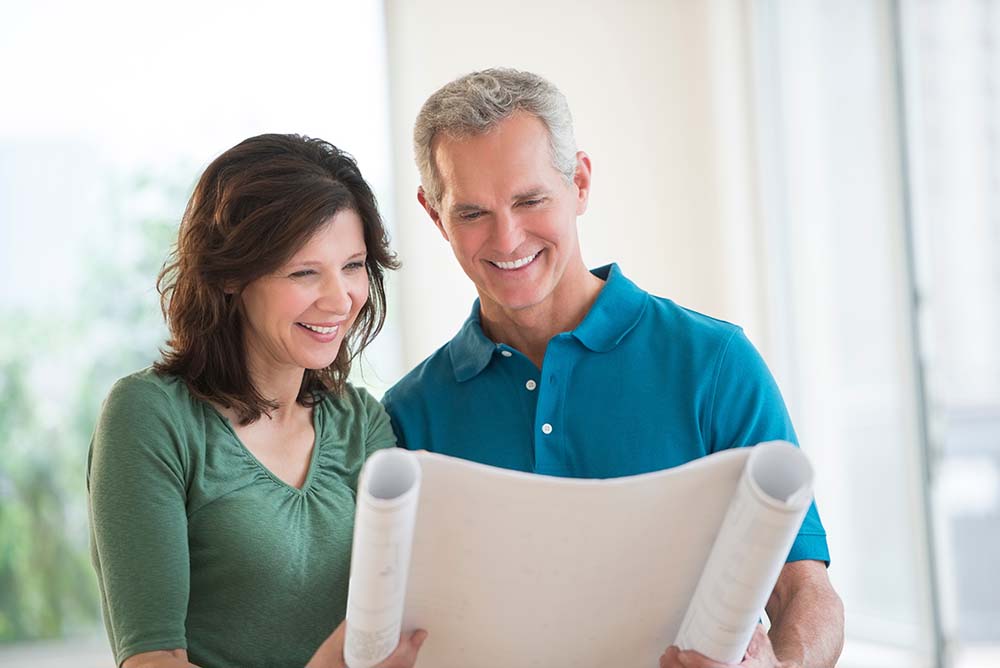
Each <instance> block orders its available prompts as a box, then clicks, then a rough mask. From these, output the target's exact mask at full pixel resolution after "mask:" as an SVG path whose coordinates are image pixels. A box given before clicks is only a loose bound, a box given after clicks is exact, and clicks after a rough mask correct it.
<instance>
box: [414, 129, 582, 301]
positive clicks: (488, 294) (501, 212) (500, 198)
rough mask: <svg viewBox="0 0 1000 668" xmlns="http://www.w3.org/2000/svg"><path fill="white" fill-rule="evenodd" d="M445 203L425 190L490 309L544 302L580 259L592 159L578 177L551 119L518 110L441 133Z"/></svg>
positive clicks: (437, 153) (437, 154)
mask: <svg viewBox="0 0 1000 668" xmlns="http://www.w3.org/2000/svg"><path fill="white" fill-rule="evenodd" d="M433 155H434V159H435V163H436V165H437V169H438V174H439V175H440V180H441V185H442V192H441V201H440V202H439V206H438V209H437V210H435V209H433V208H432V207H430V205H429V204H428V203H427V202H426V200H425V199H424V197H423V193H421V194H420V195H419V196H418V197H419V199H420V202H421V204H423V205H424V208H425V209H427V212H428V213H429V214H430V216H431V218H432V219H433V220H434V222H435V224H437V226H438V228H439V229H440V230H441V233H442V235H444V238H445V239H447V240H448V242H449V243H450V244H451V247H452V250H453V251H454V252H455V257H456V258H458V261H459V263H460V264H461V265H462V269H463V270H464V271H465V273H466V274H467V275H468V277H469V278H470V279H472V282H473V283H475V284H476V289H477V290H478V292H479V296H480V301H481V304H482V306H483V308H485V309H489V308H491V307H499V308H500V309H502V310H503V311H505V312H510V311H518V310H521V309H527V308H531V307H534V306H538V305H545V304H546V303H548V302H551V300H552V299H553V298H554V297H553V295H554V293H557V292H558V288H559V287H565V286H561V285H560V284H561V282H562V281H563V280H564V275H565V276H567V280H569V279H568V276H573V277H574V278H573V279H572V280H577V279H576V276H577V274H575V273H574V272H570V273H569V274H567V272H566V268H567V266H569V265H570V263H571V262H573V261H578V262H579V263H580V264H581V265H582V260H581V259H580V249H579V242H578V239H577V232H576V217H577V216H578V215H580V214H582V213H583V212H584V211H585V210H586V208H587V195H588V192H589V187H590V161H589V159H588V158H587V156H586V155H585V154H583V153H578V154H577V172H576V176H575V177H574V182H573V183H567V182H566V180H565V178H564V177H563V176H562V174H561V173H559V171H558V170H556V168H555V167H554V166H553V164H552V157H551V154H550V151H549V142H548V133H547V131H546V129H545V125H544V124H543V123H542V122H541V121H540V120H538V119H537V118H536V117H534V116H532V115H530V114H526V113H521V112H518V113H515V114H514V115H513V116H511V117H510V118H508V119H506V120H504V121H503V122H501V123H500V124H499V125H497V126H496V127H495V128H493V129H492V130H490V131H489V132H486V133H485V134H481V135H476V136H472V137H466V138H462V139H452V138H449V137H440V138H438V139H436V140H435V146H434V153H433Z"/></svg>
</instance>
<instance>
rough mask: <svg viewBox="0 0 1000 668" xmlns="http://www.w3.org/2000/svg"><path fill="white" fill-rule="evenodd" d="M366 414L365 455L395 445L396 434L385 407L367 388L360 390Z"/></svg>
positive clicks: (367, 455) (368, 455)
mask: <svg viewBox="0 0 1000 668" xmlns="http://www.w3.org/2000/svg"><path fill="white" fill-rule="evenodd" d="M360 392H361V396H362V399H363V400H364V404H365V412H366V414H367V415H368V437H367V438H366V439H365V457H366V458H367V457H370V456H371V455H372V453H374V452H375V451H376V450H381V449H382V448H392V447H395V446H396V434H395V433H394V432H393V430H392V423H391V421H390V420H389V414H388V413H386V410H385V408H384V407H383V406H382V404H380V403H379V401H378V400H377V399H375V397H373V396H372V395H371V394H370V393H369V392H368V391H367V390H364V389H363V388H362V389H361V390H360Z"/></svg>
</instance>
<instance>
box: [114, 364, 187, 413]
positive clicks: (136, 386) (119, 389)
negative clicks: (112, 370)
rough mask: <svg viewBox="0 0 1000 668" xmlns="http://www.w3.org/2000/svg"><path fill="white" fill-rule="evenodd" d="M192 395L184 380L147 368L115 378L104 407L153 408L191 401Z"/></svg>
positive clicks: (168, 406)
mask: <svg viewBox="0 0 1000 668" xmlns="http://www.w3.org/2000/svg"><path fill="white" fill-rule="evenodd" d="M190 398H191V395H190V393H189V392H188V390H187V386H186V384H185V383H184V381H183V380H181V379H180V378H178V377H177V376H172V375H169V374H161V373H159V372H157V371H156V370H155V369H154V368H153V367H147V368H145V369H141V370H139V371H136V372H134V373H130V374H129V375H127V376H124V377H122V378H119V379H118V380H117V381H115V384H114V385H112V386H111V390H110V391H109V392H108V397H107V399H106V400H105V402H104V403H105V408H107V407H109V406H110V407H117V406H122V407H125V406H142V407H144V408H146V409H154V408H170V407H171V406H172V405H174V404H185V403H189V402H190Z"/></svg>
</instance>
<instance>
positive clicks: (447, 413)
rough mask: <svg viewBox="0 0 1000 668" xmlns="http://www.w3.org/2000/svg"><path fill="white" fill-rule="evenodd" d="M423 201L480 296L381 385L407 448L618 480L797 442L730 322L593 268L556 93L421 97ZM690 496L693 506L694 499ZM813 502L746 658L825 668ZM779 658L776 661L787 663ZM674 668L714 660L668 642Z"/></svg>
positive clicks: (520, 87)
mask: <svg viewBox="0 0 1000 668" xmlns="http://www.w3.org/2000/svg"><path fill="white" fill-rule="evenodd" d="M414 147H415V151H416V160H417V166H418V168H419V170H420V175H421V182H422V186H421V187H420V189H419V191H418V193H417V199H418V200H419V201H420V204H421V205H422V206H423V207H424V209H425V210H426V211H427V214H428V215H429V216H430V218H431V220H432V221H433V222H434V224H435V225H436V226H437V228H438V230H439V232H440V233H441V235H442V236H443V237H444V238H445V240H447V241H448V242H449V243H450V244H451V247H452V250H453V251H454V253H455V257H456V258H457V259H458V262H459V263H460V264H461V265H462V269H463V270H464V271H465V273H466V274H467V275H468V276H469V278H470V279H471V280H472V282H473V283H474V284H475V286H476V290H477V292H478V293H479V299H478V300H476V303H475V304H474V305H473V308H472V313H471V315H470V316H469V319H468V320H467V321H466V323H465V325H464V326H463V327H462V329H461V331H459V333H458V334H457V335H456V336H455V338H453V339H452V340H451V341H449V342H448V343H447V344H446V345H445V346H443V347H442V348H440V349H439V350H438V351H437V352H435V353H434V354H433V355H431V356H430V357H429V358H428V359H427V360H425V361H424V362H423V363H421V364H420V365H419V366H418V367H417V368H416V369H414V370H413V371H412V372H410V373H409V374H408V375H407V376H406V377H405V378H403V379H402V380H401V381H400V382H399V383H398V384H397V385H396V386H395V387H393V388H392V389H391V390H389V392H387V393H386V395H385V399H384V403H385V406H386V408H387V409H388V411H389V414H390V416H391V417H392V421H393V426H394V428H395V430H396V434H397V436H398V438H399V442H400V444H401V445H403V446H404V447H407V448H411V449H427V450H432V451H435V452H441V453H444V454H448V455H453V456H458V457H464V458H466V459H471V460H474V461H478V462H482V463H486V464H491V465H494V466H503V467H507V468H511V469H517V470H521V471H533V472H537V473H544V474H548V475H560V476H569V477H582V478H610V477H616V476H624V475H632V474H638V473H646V472H649V471H655V470H660V469H665V468H669V467H672V466H677V465H679V464H683V463H685V462H687V461H690V460H692V459H695V458H698V457H702V456H705V455H707V454H710V453H712V452H717V451H719V450H723V449H726V448H731V447H740V446H748V445H754V444H756V443H759V442H762V441H767V440H774V439H785V440H790V441H795V432H794V430H793V428H792V425H791V422H790V420H789V417H788V413H787V411H786V410H785V406H784V403H783V401H782V399H781V395H780V393H779V391H778V388H777V386H776V384H775V382H774V379H773V378H772V377H771V374H770V373H769V372H768V370H767V367H766V365H765V364H764V362H763V360H762V359H761V357H760V355H759V354H758V353H757V351H756V350H755V349H754V348H753V346H752V345H751V344H750V342H749V341H748V340H747V339H746V337H745V336H744V335H743V333H742V331H741V330H740V329H739V328H738V327H736V326H735V325H731V324H729V323H726V322H722V321H719V320H715V319H712V318H709V317H707V316H704V315H701V314H699V313H695V312H693V311H690V310H687V309H684V308H682V307H680V306H677V305H676V304H674V303H673V302H671V301H669V300H667V299H662V298H659V297H654V296H652V295H650V294H648V293H646V292H644V291H642V290H640V289H639V288H638V287H636V286H635V285H634V284H633V283H632V282H631V281H629V280H628V279H627V278H625V277H624V276H623V275H622V273H621V271H620V270H619V269H618V267H617V266H616V265H610V266H607V267H602V268H600V269H596V270H594V271H589V270H588V269H587V267H586V265H585V264H584V261H583V257H582V255H581V252H580V246H579V242H578V238H577V228H576V218H577V216H579V215H581V214H583V213H584V212H585V211H586V208H587V199H588V196H589V193H590V185H591V164H590V158H589V157H587V155H586V153H584V152H582V151H577V150H576V144H575V140H574V138H573V130H572V121H571V117H570V113H569V108H568V106H567V104H566V100H565V98H564V97H563V96H562V94H561V93H560V92H559V91H558V90H557V89H556V88H555V87H554V86H553V85H552V84H550V83H549V82H547V81H545V80H544V79H542V78H541V77H538V76H536V75H533V74H530V73H525V72H518V71H516V70H507V69H494V70H487V71H484V72H477V73H473V74H470V75H467V76H465V77H462V78H460V79H457V80H456V81H453V82H451V83H449V84H448V85H446V86H444V87H443V88H441V89H440V90H438V91H437V92H436V93H434V94H433V95H432V96H431V97H430V98H429V99H428V100H427V102H426V103H425V104H424V106H423V108H422V109H421V111H420V114H419V116H418V118H417V122H416V126H415V129H414ZM696 502H697V500H696V499H692V503H696ZM824 562H827V563H828V562H829V554H828V551H827V546H826V534H825V532H824V530H823V526H822V524H821V523H820V520H819V516H818V514H817V513H816V509H815V507H812V508H811V509H810V511H809V514H808V515H807V516H806V519H805V521H804V523H803V526H802V529H801V531H800V533H799V535H798V537H797V538H796V541H795V544H794V546H793V547H792V550H791V554H790V555H789V558H788V563H786V565H785V567H784V569H783V570H782V573H781V575H780V577H779V580H778V583H777V585H776V587H775V589H774V592H773V593H772V595H771V597H770V600H769V601H768V604H767V613H768V616H769V617H770V619H771V621H772V628H771V631H770V635H769V636H768V635H767V634H764V632H763V631H762V630H761V629H760V628H758V631H757V633H756V634H755V636H754V639H753V641H752V642H751V646H750V649H749V650H748V653H747V658H746V659H745V660H744V662H743V664H741V665H744V666H809V667H812V666H833V665H834V664H835V662H836V660H837V657H838V656H839V654H840V650H841V647H842V644H843V608H842V605H841V602H840V599H839V598H838V597H837V594H836V593H835V592H834V591H833V588H832V587H831V585H830V582H829V579H828V578H827V574H826V568H825V564H824ZM779 658H780V661H779ZM660 665H661V667H663V668H667V667H668V666H697V667H712V668H714V667H716V666H720V665H721V664H717V663H715V662H712V661H710V660H708V659H707V658H706V657H704V656H701V655H700V654H697V653H695V652H691V651H685V652H682V651H679V650H678V649H677V648H676V647H670V648H667V650H666V652H665V653H664V655H663V656H662V657H661V659H660Z"/></svg>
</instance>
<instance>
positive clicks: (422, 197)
mask: <svg viewBox="0 0 1000 668" xmlns="http://www.w3.org/2000/svg"><path fill="white" fill-rule="evenodd" d="M417 201H418V202H420V206H422V207H424V211H426V212H427V215H428V216H430V217H431V220H433V221H434V225H435V226H437V228H438V231H439V232H440V233H441V236H442V237H444V240H445V241H447V242H448V243H451V239H449V238H448V233H447V232H445V230H444V224H443V223H442V222H441V215H440V214H439V213H438V212H437V209H435V208H434V207H433V206H431V203H430V202H429V201H428V200H427V194H426V193H425V192H424V187H423V186H418V187H417Z"/></svg>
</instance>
